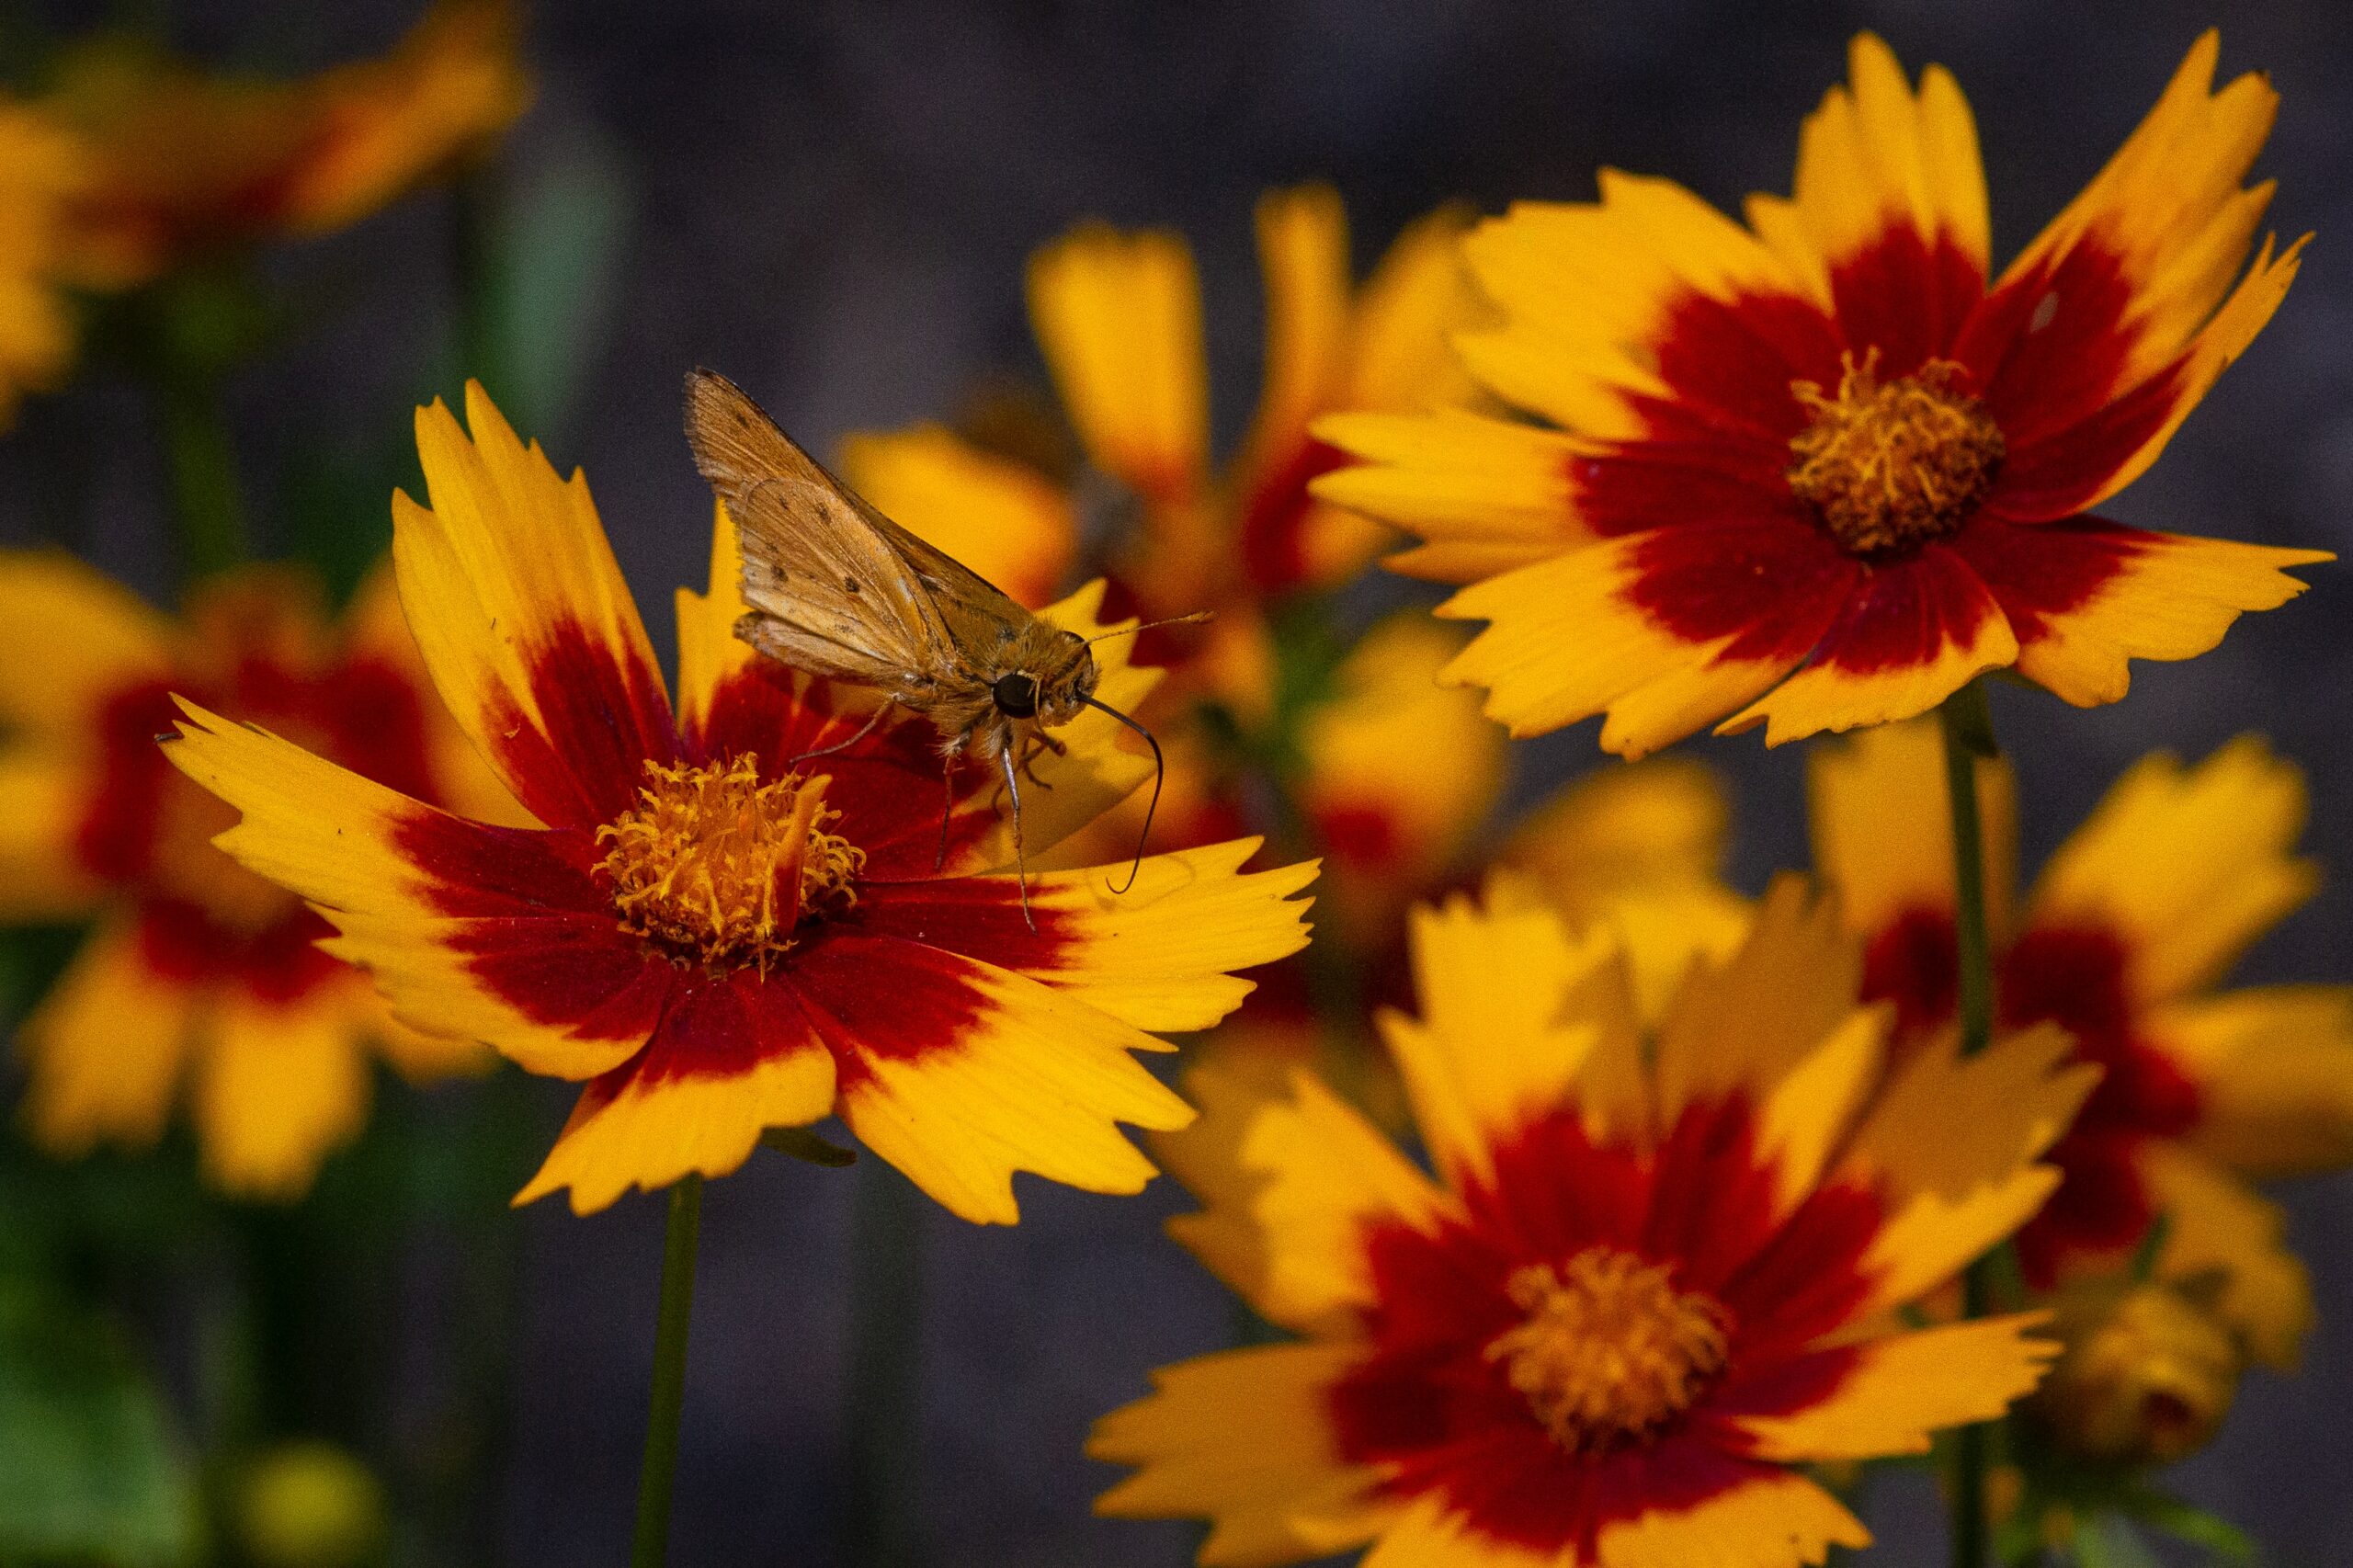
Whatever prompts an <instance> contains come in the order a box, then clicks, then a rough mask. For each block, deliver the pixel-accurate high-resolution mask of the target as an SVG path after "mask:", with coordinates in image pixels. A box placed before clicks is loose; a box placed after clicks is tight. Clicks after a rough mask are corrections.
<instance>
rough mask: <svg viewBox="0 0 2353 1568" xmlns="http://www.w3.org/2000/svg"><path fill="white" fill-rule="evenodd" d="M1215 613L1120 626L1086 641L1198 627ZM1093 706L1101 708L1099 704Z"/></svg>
mask: <svg viewBox="0 0 2353 1568" xmlns="http://www.w3.org/2000/svg"><path fill="white" fill-rule="evenodd" d="M1216 615H1217V611H1215V610H1213V609H1197V610H1195V611H1193V612H1192V613H1191V614H1190V615H1172V616H1170V617H1168V618H1167V619H1165V620H1147V621H1144V622H1142V624H1141V625H1137V626H1122V627H1121V628H1120V630H1119V631H1098V632H1097V633H1096V634H1095V635H1094V636H1092V637H1090V638H1088V639H1087V640H1086V641H1087V642H1088V643H1089V644H1090V645H1092V644H1094V643H1097V642H1109V641H1110V640H1111V639H1112V638H1114V637H1133V636H1134V635H1135V634H1136V633H1137V632H1139V631H1151V630H1152V629H1153V628H1154V627H1155V626H1199V625H1200V624H1201V623H1202V622H1204V621H1207V620H1211V619H1215V617H1216ZM1095 706H1097V708H1102V707H1103V705H1102V704H1101V703H1099V702H1098V703H1097V704H1096V705H1095ZM1103 711H1104V712H1106V713H1108V712H1109V711H1111V710H1109V709H1108V708H1104V709H1103Z"/></svg>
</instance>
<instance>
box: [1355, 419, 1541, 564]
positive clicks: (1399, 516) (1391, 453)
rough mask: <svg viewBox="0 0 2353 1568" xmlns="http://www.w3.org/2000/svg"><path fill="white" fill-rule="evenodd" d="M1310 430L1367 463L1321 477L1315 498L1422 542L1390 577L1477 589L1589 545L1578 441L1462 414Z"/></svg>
mask: <svg viewBox="0 0 2353 1568" xmlns="http://www.w3.org/2000/svg"><path fill="white" fill-rule="evenodd" d="M1314 429H1315V434H1316V436H1317V437H1319V438H1321V439H1323V440H1326V441H1329V442H1331V443H1332V444H1333V445H1334V446H1336V447H1338V448H1340V449H1342V450H1343V451H1347V452H1351V453H1353V454H1355V455H1356V456H1358V457H1359V458H1364V459H1367V461H1366V462H1363V463H1360V464H1358V465H1357V466H1355V467H1353V468H1343V469H1338V470H1336V471H1335V472H1331V473H1327V474H1324V475H1323V476H1321V477H1320V478H1318V479H1317V480H1316V481H1315V482H1314V483H1313V485H1312V486H1311V488H1312V489H1313V491H1314V493H1315V494H1317V495H1319V496H1322V497H1323V498H1324V500H1326V501H1332V502H1336V503H1337V504H1339V505H1340V506H1350V507H1354V508H1356V509H1357V510H1358V511H1361V512H1365V513H1368V514H1370V516H1372V517H1379V518H1381V520H1383V521H1384V522H1390V523H1394V524H1396V525H1397V526H1398V527H1399V528H1407V529H1410V530H1412V531H1413V532H1415V533H1416V534H1419V535H1420V536H1421V537H1422V540H1423V542H1422V543H1421V544H1419V545H1417V546H1415V548H1413V549H1411V550H1407V551H1404V552H1402V553H1400V554H1398V555H1394V556H1392V557H1391V558H1390V559H1389V561H1388V562H1387V563H1386V564H1387V565H1388V566H1389V568H1390V570H1392V571H1393V572H1402V573H1404V574H1406V575H1408V576H1412V577H1427V578H1432V579H1435V580H1436V581H1438V582H1441V583H1471V582H1476V581H1478V580H1479V579H1480V578H1482V577H1489V576H1493V575H1495V574H1497V573H1499V572H1506V571H1510V570H1511V569H1513V568H1515V567H1519V566H1529V565H1533V564H1535V563H1536V562H1540V561H1544V560H1547V559H1550V558H1551V557H1552V556H1554V555H1557V554H1559V553H1560V552H1561V551H1562V549H1563V547H1564V546H1566V545H1569V544H1571V543H1578V542H1583V541H1584V540H1585V538H1586V534H1585V530H1584V528H1583V527H1582V526H1581V525H1580V524H1579V523H1578V522H1577V520H1576V516H1575V502H1574V486H1573V485H1572V483H1571V481H1570V477H1569V474H1570V468H1569V465H1570V463H1571V462H1572V460H1574V458H1575V456H1576V454H1577V451H1578V443H1577V441H1576V439H1575V438H1574V437H1568V436H1563V435H1561V434H1559V433H1557V432H1555V431H1550V430H1540V429H1537V428H1536V427H1535V426H1529V425H1517V424H1513V423H1511V422H1509V421H1506V420H1502V419H1494V418H1490V417H1488V416H1486V415H1479V414H1472V413H1467V412H1462V411H1460V410H1441V411H1440V412H1438V413H1437V414H1428V415H1421V414H1412V415H1407V414H1334V415H1326V416H1324V418H1322V419H1319V420H1317V421H1316V422H1315V426H1314Z"/></svg>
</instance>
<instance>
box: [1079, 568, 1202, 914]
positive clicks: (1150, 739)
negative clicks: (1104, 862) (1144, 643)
mask: <svg viewBox="0 0 2353 1568" xmlns="http://www.w3.org/2000/svg"><path fill="white" fill-rule="evenodd" d="M1206 617H1207V612H1206V611H1204V612H1203V614H1202V616H1201V617H1200V618H1199V619H1206ZM1185 619H1188V620H1190V619H1197V618H1195V617H1192V616H1188V617H1186V618H1185ZM1154 624H1158V623H1157V622H1155V623H1154ZM1084 700H1085V701H1086V705H1087V706H1088V707H1089V708H1099V709H1101V710H1103V711H1104V712H1106V713H1108V714H1109V715H1111V717H1112V718H1114V719H1117V720H1118V721H1119V722H1120V723H1122V724H1125V725H1126V726H1127V727H1128V728H1129V729H1131V730H1133V731H1134V732H1135V733H1137V734H1139V735H1142V737H1143V744H1146V745H1148V746H1150V747H1151V748H1152V803H1151V804H1149V805H1147V806H1145V807H1144V809H1143V831H1142V833H1140V834H1138V835H1136V858H1135V863H1134V864H1132V865H1131V866H1130V867H1129V868H1128V886H1127V887H1124V888H1113V889H1112V890H1111V891H1112V892H1115V893H1123V892H1127V891H1128V888H1131V887H1133V886H1135V885H1136V878H1137V876H1138V875H1139V874H1140V873H1141V872H1142V870H1143V846H1145V845H1146V844H1148V843H1150V842H1151V840H1152V819H1153V817H1154V815H1155V814H1156V813H1157V812H1159V810H1160V785H1161V780H1162V779H1163V778H1165V776H1166V774H1167V772H1168V765H1167V764H1166V762H1165V761H1164V760H1163V759H1162V757H1161V755H1160V742H1159V740H1158V739H1157V738H1156V737H1155V736H1154V734H1153V733H1152V732H1151V731H1150V730H1147V729H1145V728H1144V727H1143V726H1142V724H1139V723H1137V722H1135V721H1134V720H1133V719H1131V718H1129V717H1128V716H1127V715H1126V714H1125V713H1122V712H1120V710H1118V709H1116V708H1114V707H1112V706H1110V705H1109V704H1108V703H1105V702H1097V701H1096V700H1095V699H1093V698H1091V697H1089V698H1086V699H1084Z"/></svg>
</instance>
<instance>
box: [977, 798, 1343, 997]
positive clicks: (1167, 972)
mask: <svg viewBox="0 0 2353 1568" xmlns="http://www.w3.org/2000/svg"><path fill="white" fill-rule="evenodd" d="M1258 846H1259V841H1258V840H1257V839H1255V838H1244V839H1236V840H1234V841H1233V843H1230V844H1211V845H1204V846H1201V847H1200V848H1199V849H1185V850H1179V851H1177V852H1176V854H1173V855H1154V856H1152V857H1150V858H1147V859H1145V860H1144V861H1143V862H1142V865H1141V866H1132V867H1131V866H1113V867H1105V866H1097V867H1093V868H1090V869H1086V870H1083V871H1059V872H1053V873H1051V874H1046V875H1039V876H1033V877H1032V879H1031V881H1030V884H1029V902H1030V904H1031V906H1032V907H1033V908H1035V909H1037V910H1038V911H1040V913H1041V914H1042V913H1044V912H1047V911H1051V912H1052V915H1053V920H1054V926H1053V929H1054V934H1055V940H1054V942H1053V943H1052V944H1051V948H1052V949H1053V961H1052V966H1051V968H1048V967H1042V966H1040V967H1029V968H1023V969H1022V970H1021V972H1022V973H1024V974H1027V975H1029V976H1030V977H1031V978H1032V979H1035V980H1040V981H1043V982H1044V983H1046V984H1048V985H1051V986H1052V987H1053V988H1054V989H1055V990H1056V991H1058V992H1060V993H1061V994H1063V995H1065V996H1069V997H1072V998H1074V999H1075V1000H1078V1001H1082V1002H1085V1003H1086V1004H1087V1005H1088V1006H1091V1007H1095V1008H1098V1009H1100V1010H1101V1011H1103V1012H1106V1013H1108V1014H1110V1015H1111V1016H1112V1017H1115V1018H1119V1019H1120V1020H1122V1021H1123V1022H1125V1023H1128V1024H1131V1025H1133V1026H1134V1027H1135V1028H1142V1029H1155V1030H1162V1031H1166V1032H1170V1033H1176V1032H1182V1031H1188V1030H1193V1029H1205V1028H1210V1027H1211V1026H1212V1025H1214V1024H1215V1023H1217V1022H1218V1021H1219V1020H1220V1019H1222V1018H1223V1017H1225V1016H1226V1015H1227V1014H1228V1013H1230V1012H1232V1011H1233V1009H1234V1008H1235V1007H1237V1006H1240V1005H1241V1003H1242V999H1243V997H1245V996H1246V995H1248V994H1249V993H1250V989H1251V983H1250V982H1249V981H1247V980H1244V979H1242V978H1240V977H1239V976H1236V975H1234V974H1233V973H1232V972H1231V971H1234V970H1238V969H1253V968H1256V967H1257V966H1258V965H1260V964H1267V963H1272V962H1274V961H1275V960H1278V959H1282V958H1288V957H1289V956H1290V955H1291V954H1292V953H1295V952H1297V951H1298V950H1299V949H1302V948H1303V947H1305V946H1306V945H1307V932H1308V926H1307V922H1306V920H1305V919H1304V916H1305V915H1306V913H1307V902H1306V901H1305V900H1303V899H1300V898H1297V897H1295V896H1294V895H1295V894H1297V893H1298V892H1301V891H1302V889H1304V888H1305V887H1306V886H1307V885H1308V884H1309V883H1310V882H1311V881H1313V880H1314V878H1315V871H1316V867H1315V863H1314V862H1313V861H1302V862H1300V863H1298V864H1295V865H1290V866H1284V867H1280V868H1278V869H1274V870H1267V871H1253V872H1249V873H1247V874H1245V873H1243V871H1242V867H1243V865H1244V864H1245V862H1247V861H1248V860H1249V859H1250V858H1251V857H1252V856H1253V855H1255V854H1256V853H1257V850H1258ZM1131 869H1132V870H1133V871H1134V873H1135V881H1134V883H1133V885H1130V884H1129V881H1128V877H1129V872H1130V871H1131ZM1114 888H1120V889H1124V890H1125V891H1123V892H1113V891H1112V890H1113V889H1114Z"/></svg>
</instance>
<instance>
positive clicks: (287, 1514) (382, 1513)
mask: <svg viewBox="0 0 2353 1568" xmlns="http://www.w3.org/2000/svg"><path fill="white" fill-rule="evenodd" d="M235 1503H236V1513H235V1519H234V1522H235V1526H236V1531H237V1537H238V1544H239V1546H241V1547H242V1548H243V1549H244V1558H245V1560H246V1561H248V1562H252V1563H253V1564H255V1568H363V1565H364V1564H366V1563H369V1562H374V1561H375V1560H376V1557H377V1554H378V1553H379V1552H380V1551H381V1550H382V1548H383V1544H384V1537H385V1534H386V1531H387V1528H388V1525H389V1519H388V1517H387V1511H386V1508H385V1504H384V1484H383V1483H382V1482H381V1481H379V1480H377V1479H376V1476H375V1473H374V1472H373V1471H370V1470H369V1468H368V1467H367V1466H366V1465H365V1464H363V1463H361V1462H360V1460H358V1457H357V1456H356V1455H353V1454H351V1453H350V1452H348V1451H347V1450H345V1449H339V1448H337V1447H335V1445H334V1444H333V1443H324V1442H317V1441H307V1442H297V1443H284V1444H280V1445H279V1446H278V1447H277V1448H275V1449H270V1450H269V1451H268V1452H267V1453H265V1454H262V1455H261V1456H259V1457H258V1458H256V1459H255V1460H253V1461H252V1462H251V1463H250V1464H248V1465H247V1466H246V1467H245V1470H244V1474H243V1475H242V1476H241V1477H240V1478H239V1481H238V1484H237V1490H236V1498H235Z"/></svg>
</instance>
